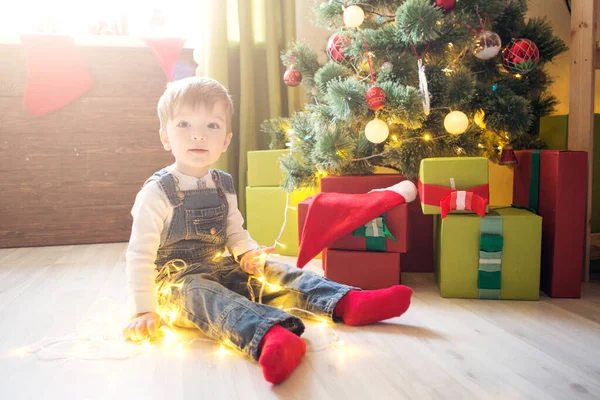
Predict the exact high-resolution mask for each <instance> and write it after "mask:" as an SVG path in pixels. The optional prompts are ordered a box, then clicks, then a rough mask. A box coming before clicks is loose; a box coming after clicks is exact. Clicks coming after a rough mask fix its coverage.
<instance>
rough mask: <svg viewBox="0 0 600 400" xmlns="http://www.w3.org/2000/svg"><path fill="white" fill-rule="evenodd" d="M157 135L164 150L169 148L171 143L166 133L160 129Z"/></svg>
mask: <svg viewBox="0 0 600 400" xmlns="http://www.w3.org/2000/svg"><path fill="white" fill-rule="evenodd" d="M158 135H159V136H160V142H161V143H162V145H163V147H164V148H165V150H167V151H169V150H171V144H170V143H169V137H168V136H167V133H166V132H165V131H163V130H162V129H161V130H159V131H158Z"/></svg>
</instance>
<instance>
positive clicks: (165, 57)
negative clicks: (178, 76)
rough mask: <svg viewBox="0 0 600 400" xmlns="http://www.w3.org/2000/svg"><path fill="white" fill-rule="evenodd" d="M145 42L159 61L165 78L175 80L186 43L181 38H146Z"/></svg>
mask: <svg viewBox="0 0 600 400" xmlns="http://www.w3.org/2000/svg"><path fill="white" fill-rule="evenodd" d="M144 41H145V42H146V44H147V45H148V47H150V49H151V50H152V53H153V54H154V57H156V59H157V60H158V63H159V64H160V67H161V68H162V70H163V71H164V72H165V76H166V77H167V79H168V80H169V82H170V81H172V80H173V70H174V69H175V63H176V62H177V59H178V58H179V54H180V53H181V49H182V48H183V44H184V43H185V41H184V40H183V39H179V38H145V39H144Z"/></svg>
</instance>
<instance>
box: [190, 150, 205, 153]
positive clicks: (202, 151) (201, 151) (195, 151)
mask: <svg viewBox="0 0 600 400" xmlns="http://www.w3.org/2000/svg"><path fill="white" fill-rule="evenodd" d="M190 151H191V152H192V153H194V154H206V153H207V152H208V150H205V149H190Z"/></svg>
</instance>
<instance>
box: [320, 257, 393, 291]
mask: <svg viewBox="0 0 600 400" xmlns="http://www.w3.org/2000/svg"><path fill="white" fill-rule="evenodd" d="M322 262H323V269H324V270H325V277H326V278H329V279H331V280H332V281H335V282H338V283H343V284H344V285H349V286H356V287H359V288H361V289H368V290H370V289H383V288H387V287H390V286H393V285H398V284H400V253H383V252H373V251H347V250H331V249H327V250H324V251H323V258H322Z"/></svg>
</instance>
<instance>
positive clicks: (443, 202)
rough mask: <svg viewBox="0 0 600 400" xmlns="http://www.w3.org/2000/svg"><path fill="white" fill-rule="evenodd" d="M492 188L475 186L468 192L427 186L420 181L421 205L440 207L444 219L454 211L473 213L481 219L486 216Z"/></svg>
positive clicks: (486, 185) (467, 190)
mask: <svg viewBox="0 0 600 400" xmlns="http://www.w3.org/2000/svg"><path fill="white" fill-rule="evenodd" d="M489 196H490V186H489V185H488V184H485V185H480V186H475V187H473V188H470V189H466V190H455V189H450V188H447V187H444V186H437V185H431V184H425V183H423V182H421V180H419V197H420V198H421V203H423V204H427V205H429V206H437V207H440V211H441V214H442V218H446V216H447V215H448V213H449V212H450V211H452V210H467V211H473V212H474V213H476V214H477V215H479V216H480V217H484V216H485V211H486V207H487V205H488V203H489Z"/></svg>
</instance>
